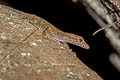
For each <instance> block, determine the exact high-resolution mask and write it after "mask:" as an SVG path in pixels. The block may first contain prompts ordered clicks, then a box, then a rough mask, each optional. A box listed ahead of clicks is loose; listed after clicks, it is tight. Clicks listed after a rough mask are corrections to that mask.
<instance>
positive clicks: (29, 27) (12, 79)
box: [0, 5, 102, 80]
mask: <svg viewBox="0 0 120 80" xmlns="http://www.w3.org/2000/svg"><path fill="white" fill-rule="evenodd" d="M48 14H49V13H48ZM45 24H48V22H47V21H45V20H43V19H42V18H40V17H38V16H35V15H32V14H27V13H24V12H21V11H18V10H15V9H12V8H9V7H6V6H3V5H0V80H102V78H100V77H99V76H98V75H97V74H96V73H95V72H94V71H92V70H90V69H89V68H88V67H87V66H86V65H85V64H83V63H82V62H81V61H80V60H79V59H78V58H77V57H76V54H75V53H74V52H73V51H72V50H71V49H70V48H69V47H68V46H67V44H64V43H61V42H59V41H57V40H55V39H53V38H51V37H49V35H48V36H44V35H43V32H44V30H45V29H46V26H44V25H45ZM48 26H50V27H52V25H48Z"/></svg>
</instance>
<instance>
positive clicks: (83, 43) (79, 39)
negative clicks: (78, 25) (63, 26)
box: [76, 36, 90, 49]
mask: <svg viewBox="0 0 120 80" xmlns="http://www.w3.org/2000/svg"><path fill="white" fill-rule="evenodd" d="M76 42H77V43H76V45H77V46H80V47H82V48H84V49H89V48H90V47H89V45H88V44H87V43H86V41H85V40H84V39H83V38H82V37H80V36H79V37H77V41H76Z"/></svg>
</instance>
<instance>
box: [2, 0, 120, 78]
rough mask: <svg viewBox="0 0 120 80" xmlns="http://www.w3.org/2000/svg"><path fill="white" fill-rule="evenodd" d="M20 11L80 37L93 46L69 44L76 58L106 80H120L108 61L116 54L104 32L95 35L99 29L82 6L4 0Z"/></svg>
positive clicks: (61, 0)
mask: <svg viewBox="0 0 120 80" xmlns="http://www.w3.org/2000/svg"><path fill="white" fill-rule="evenodd" d="M1 1H2V4H8V5H9V6H12V7H14V8H16V9H18V10H22V11H24V12H28V13H32V14H36V15H38V16H40V17H42V18H43V19H45V20H47V21H48V22H50V23H52V24H53V25H54V26H56V27H57V28H59V29H61V30H63V31H65V32H71V33H75V34H77V35H81V36H83V37H84V38H85V40H86V41H87V43H88V44H89V45H90V50H85V49H82V48H80V47H77V46H74V45H71V44H69V45H70V47H71V48H72V49H73V51H74V52H76V53H77V56H78V57H79V59H80V60H82V61H83V62H84V63H85V64H86V65H87V66H88V67H90V68H91V69H92V70H94V71H96V72H97V73H98V74H99V75H100V76H101V77H102V78H103V79H105V80H120V73H119V72H118V71H117V70H116V69H115V68H114V67H113V66H112V64H111V63H110V62H109V55H110V54H111V53H112V52H114V50H113V48H112V47H111V45H110V43H109V41H108V40H107V39H106V38H105V36H104V32H103V31H102V32H100V33H98V34H97V35H96V36H92V34H93V32H94V31H95V30H97V29H98V28H99V26H98V25H97V24H96V22H95V21H94V20H93V19H92V17H91V16H90V15H89V14H88V13H87V12H86V10H85V7H84V6H83V5H82V4H81V3H79V2H78V3H73V2H72V1H71V0H1Z"/></svg>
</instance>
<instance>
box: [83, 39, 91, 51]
mask: <svg viewBox="0 0 120 80" xmlns="http://www.w3.org/2000/svg"><path fill="white" fill-rule="evenodd" d="M81 47H82V48H84V49H90V46H89V45H88V44H87V43H86V42H85V41H83V42H82V45H81Z"/></svg>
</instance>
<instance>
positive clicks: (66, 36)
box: [1, 6, 90, 49]
mask: <svg viewBox="0 0 120 80" xmlns="http://www.w3.org/2000/svg"><path fill="white" fill-rule="evenodd" d="M1 7H4V8H5V9H8V10H12V11H14V12H16V13H18V14H19V17H20V18H23V19H25V20H24V21H23V22H24V23H25V24H27V25H29V26H34V23H32V22H30V20H29V19H32V20H37V21H38V23H39V20H40V19H42V18H40V17H38V16H36V15H34V14H29V13H24V12H22V11H18V10H16V9H13V8H10V7H6V6H1ZM24 16H25V17H24ZM26 18H28V19H26ZM42 20H43V22H45V24H43V26H42V27H40V26H39V29H42V30H43V34H46V33H47V34H48V35H50V36H52V37H53V38H54V39H56V40H58V41H60V42H66V43H71V44H73V45H76V46H79V47H82V48H84V49H89V48H90V47H89V45H88V44H87V43H86V41H85V40H84V38H83V37H82V36H78V35H75V34H72V33H68V32H64V31H61V30H60V29H58V28H56V27H55V26H53V25H52V24H50V23H49V22H47V21H45V20H44V19H42ZM48 25H49V26H48Z"/></svg>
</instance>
